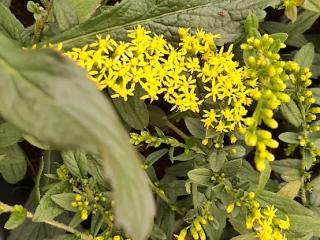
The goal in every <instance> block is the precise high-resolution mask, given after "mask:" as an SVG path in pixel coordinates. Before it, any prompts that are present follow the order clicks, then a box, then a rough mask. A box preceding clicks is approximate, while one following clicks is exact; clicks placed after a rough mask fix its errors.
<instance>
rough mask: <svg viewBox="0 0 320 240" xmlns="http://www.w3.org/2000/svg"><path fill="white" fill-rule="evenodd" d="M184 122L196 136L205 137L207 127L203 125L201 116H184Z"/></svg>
mask: <svg viewBox="0 0 320 240" xmlns="http://www.w3.org/2000/svg"><path fill="white" fill-rule="evenodd" d="M184 122H185V124H186V126H187V128H188V130H189V132H190V133H191V134H192V135H193V136H194V137H196V138H200V139H202V138H205V137H206V129H205V128H204V126H203V122H201V120H200V119H199V118H191V117H186V118H184Z"/></svg>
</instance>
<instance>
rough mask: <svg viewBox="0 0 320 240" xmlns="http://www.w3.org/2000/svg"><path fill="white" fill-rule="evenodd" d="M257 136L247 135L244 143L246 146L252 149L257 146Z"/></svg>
mask: <svg viewBox="0 0 320 240" xmlns="http://www.w3.org/2000/svg"><path fill="white" fill-rule="evenodd" d="M257 139H258V138H257V136H256V135H255V134H252V133H250V134H248V135H246V137H245V142H246V144H247V145H248V146H251V147H254V146H255V145H256V144H257Z"/></svg>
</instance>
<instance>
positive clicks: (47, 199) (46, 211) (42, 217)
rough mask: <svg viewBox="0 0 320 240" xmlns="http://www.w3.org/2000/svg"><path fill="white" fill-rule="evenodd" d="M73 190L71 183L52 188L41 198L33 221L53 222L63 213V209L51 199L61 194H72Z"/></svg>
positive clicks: (58, 184) (63, 183)
mask: <svg viewBox="0 0 320 240" xmlns="http://www.w3.org/2000/svg"><path fill="white" fill-rule="evenodd" d="M71 190H72V188H71V185H70V183H69V182H67V181H64V182H59V183H56V184H55V185H54V186H52V187H51V188H50V189H49V190H48V191H47V192H46V193H45V195H44V196H43V197H42V198H41V200H40V203H39V205H38V207H37V208H36V211H35V213H34V216H33V219H32V220H33V221H35V222H42V221H46V220H52V219H54V218H55V217H57V216H58V215H60V214H61V213H62V212H63V208H62V207H60V206H59V205H58V204H56V203H55V202H54V201H53V200H52V199H51V197H52V196H53V195H56V194H59V193H65V192H70V191H71Z"/></svg>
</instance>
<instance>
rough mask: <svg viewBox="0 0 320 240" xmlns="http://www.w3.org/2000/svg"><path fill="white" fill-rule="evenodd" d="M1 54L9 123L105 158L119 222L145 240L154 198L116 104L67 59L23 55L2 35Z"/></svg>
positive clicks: (0, 87)
mask: <svg viewBox="0 0 320 240" xmlns="http://www.w3.org/2000/svg"><path fill="white" fill-rule="evenodd" d="M0 49H1V51H0V76H1V77H0V102H1V108H0V114H1V115H2V116H3V118H4V119H6V120H8V121H9V122H12V123H13V124H14V125H15V126H17V127H18V128H20V129H21V130H22V131H23V132H26V133H28V134H32V135H33V136H34V137H35V138H37V139H39V140H40V141H41V142H44V143H49V145H50V146H52V147H54V148H56V149H84V150H86V151H88V152H93V153H97V154H100V155H101V156H102V160H101V164H102V166H103V167H104V176H106V177H107V178H108V179H110V181H111V183H112V186H113V190H114V194H113V197H114V200H115V202H116V207H115V216H116V221H117V222H118V223H119V224H120V225H121V226H122V227H124V229H125V230H126V231H127V233H128V235H130V236H131V237H132V238H135V239H144V237H145V236H146V235H147V234H148V232H149V231H150V230H151V226H152V223H153V216H154V203H153V199H152V194H151V191H150V189H149V187H148V182H147V179H146V175H145V173H143V171H142V170H141V168H140V164H139V160H138V157H137V155H136V153H135V152H134V150H133V148H132V147H131V145H130V144H129V138H128V135H127V133H126V132H125V130H124V128H123V126H122V125H121V123H120V121H119V119H118V117H117V115H116V113H115V111H114V109H113V108H112V106H111V104H110V103H109V102H108V101H107V99H106V98H105V97H104V96H103V94H102V93H100V92H99V91H98V90H97V88H96V86H95V85H94V84H93V83H92V82H90V81H88V80H87V78H86V73H85V71H84V70H83V69H81V68H80V67H79V66H77V64H75V63H74V62H73V61H71V60H69V59H66V58H64V57H63V56H62V55H61V54H58V53H56V52H54V51H52V50H50V49H39V50H22V49H20V48H19V47H17V46H15V45H14V44H13V43H12V42H11V41H9V40H8V39H6V38H5V37H3V36H1V35H0ZM30 59H32V60H33V61H30Z"/></svg>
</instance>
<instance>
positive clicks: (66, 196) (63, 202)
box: [51, 193, 78, 212]
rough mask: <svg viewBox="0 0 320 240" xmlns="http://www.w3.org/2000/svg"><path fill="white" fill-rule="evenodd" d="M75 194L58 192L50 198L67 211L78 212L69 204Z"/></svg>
mask: <svg viewBox="0 0 320 240" xmlns="http://www.w3.org/2000/svg"><path fill="white" fill-rule="evenodd" d="M75 196H76V194H75V193H59V194H54V195H51V200H52V201H53V202H54V203H55V204H57V205H59V206H60V207H62V208H63V209H65V210H67V211H71V212H78V209H77V208H76V207H73V206H72V205H71V203H72V202H73V201H74V200H75Z"/></svg>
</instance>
